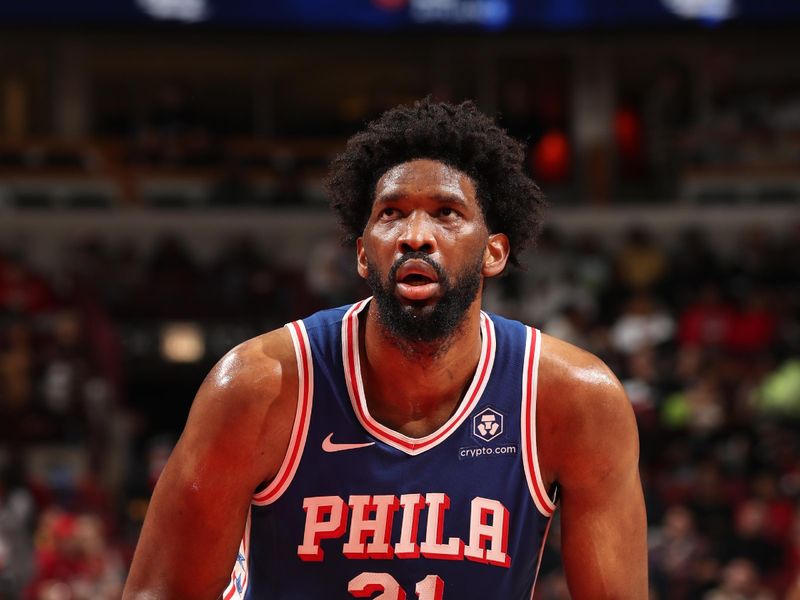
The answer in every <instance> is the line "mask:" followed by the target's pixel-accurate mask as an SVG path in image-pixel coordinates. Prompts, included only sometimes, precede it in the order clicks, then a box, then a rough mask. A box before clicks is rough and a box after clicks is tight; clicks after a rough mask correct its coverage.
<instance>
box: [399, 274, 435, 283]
mask: <svg viewBox="0 0 800 600" xmlns="http://www.w3.org/2000/svg"><path fill="white" fill-rule="evenodd" d="M400 283H405V284H407V285H414V286H416V285H425V284H426V283H434V280H433V279H431V278H430V277H427V276H426V275H421V274H419V273H411V274H410V275H407V276H405V277H403V278H402V279H401V280H400Z"/></svg>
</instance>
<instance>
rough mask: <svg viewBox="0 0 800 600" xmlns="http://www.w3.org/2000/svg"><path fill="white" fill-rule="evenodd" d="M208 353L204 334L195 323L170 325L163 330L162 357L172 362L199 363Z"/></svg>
mask: <svg viewBox="0 0 800 600" xmlns="http://www.w3.org/2000/svg"><path fill="white" fill-rule="evenodd" d="M205 353H206V343H205V339H203V332H202V330H201V329H200V327H199V326H198V325H197V324H195V323H169V324H167V325H164V326H163V327H162V328H161V355H162V356H163V357H164V358H165V359H166V360H168V361H170V362H176V363H193V362H197V361H198V360H200V359H201V358H203V355H204V354H205Z"/></svg>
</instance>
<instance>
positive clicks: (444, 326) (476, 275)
mask: <svg viewBox="0 0 800 600" xmlns="http://www.w3.org/2000/svg"><path fill="white" fill-rule="evenodd" d="M411 259H419V260H423V261H425V262H426V263H428V264H429V265H430V266H431V268H433V269H434V270H435V271H436V274H437V276H438V278H439V286H440V287H441V291H442V294H441V296H440V297H439V300H438V301H437V302H436V303H435V304H433V305H432V306H429V305H426V304H425V303H424V302H420V303H411V304H402V303H401V302H400V300H399V299H398V298H397V296H396V295H395V293H394V288H395V285H396V279H395V277H396V275H397V270H398V269H399V268H400V266H401V265H402V264H403V263H405V262H407V261H409V260H411ZM482 265H483V253H481V254H480V256H478V260H477V261H475V263H474V264H471V265H469V266H467V268H465V269H464V270H463V271H462V272H461V273H459V274H458V276H457V277H456V279H455V282H453V283H451V282H450V279H449V278H448V277H447V273H445V271H444V269H442V267H441V266H440V265H439V264H438V263H436V262H434V261H433V260H432V259H431V258H430V257H429V256H428V255H427V254H425V253H424V252H409V253H407V254H404V255H403V256H401V257H400V258H399V259H397V260H396V261H395V263H394V264H393V265H392V268H391V269H389V275H388V276H387V277H386V280H385V281H383V280H381V278H380V276H379V275H378V271H377V269H375V268H373V266H372V265H370V264H369V263H368V264H367V267H368V272H367V283H368V284H369V287H370V288H371V289H372V294H373V296H374V298H375V301H376V303H377V308H378V319H379V320H380V322H381V324H382V325H383V327H384V329H385V330H386V332H387V333H388V334H390V335H391V336H392V337H394V338H397V339H399V340H400V341H404V342H411V343H414V344H430V343H432V342H442V341H444V340H447V339H448V338H449V337H450V336H452V335H453V334H454V333H455V332H456V330H457V329H458V328H459V326H460V325H461V324H462V323H463V321H464V318H465V317H466V314H467V309H468V308H469V307H470V305H471V304H472V302H473V301H474V300H475V298H476V297H477V296H478V292H479V291H480V287H481V267H482Z"/></svg>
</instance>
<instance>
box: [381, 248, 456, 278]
mask: <svg viewBox="0 0 800 600" xmlns="http://www.w3.org/2000/svg"><path fill="white" fill-rule="evenodd" d="M410 260H421V261H423V262H425V263H427V264H428V265H429V266H430V267H431V268H432V269H433V270H434V271H436V275H437V277H438V278H439V281H442V282H443V281H445V280H446V279H447V275H446V274H445V272H444V269H443V268H442V266H441V265H440V264H439V263H437V262H436V261H435V260H433V259H432V258H431V257H430V256H428V255H427V254H425V253H424V252H419V251H417V252H407V253H405V254H403V256H401V257H400V258H398V259H397V260H396V261H394V263H393V264H392V267H391V268H390V269H389V281H391V282H394V281H395V280H396V278H397V271H398V270H399V269H400V267H402V266H403V265H404V264H405V263H407V262H408V261H410Z"/></svg>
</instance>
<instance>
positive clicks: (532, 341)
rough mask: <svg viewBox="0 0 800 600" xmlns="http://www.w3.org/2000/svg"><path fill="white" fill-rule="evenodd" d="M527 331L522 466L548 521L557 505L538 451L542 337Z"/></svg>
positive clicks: (530, 487) (528, 329) (523, 383)
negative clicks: (549, 490)
mask: <svg viewBox="0 0 800 600" xmlns="http://www.w3.org/2000/svg"><path fill="white" fill-rule="evenodd" d="M525 329H526V332H525V361H524V364H523V368H522V413H521V415H520V423H521V429H522V463H523V466H524V468H525V479H527V481H528V488H529V489H530V492H531V497H532V498H533V502H534V504H535V505H536V508H537V509H539V512H540V513H542V514H543V515H544V516H545V517H549V516H551V515H552V514H553V512H554V511H555V509H556V505H555V504H554V503H553V501H552V500H551V499H550V498H549V496H548V494H547V490H546V489H545V486H544V482H543V481H542V473H541V470H540V468H539V456H538V453H537V450H536V448H537V446H536V397H537V392H538V380H539V355H540V354H541V349H542V348H541V346H542V334H541V332H540V331H539V330H537V329H533V328H531V327H526V328H525Z"/></svg>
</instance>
